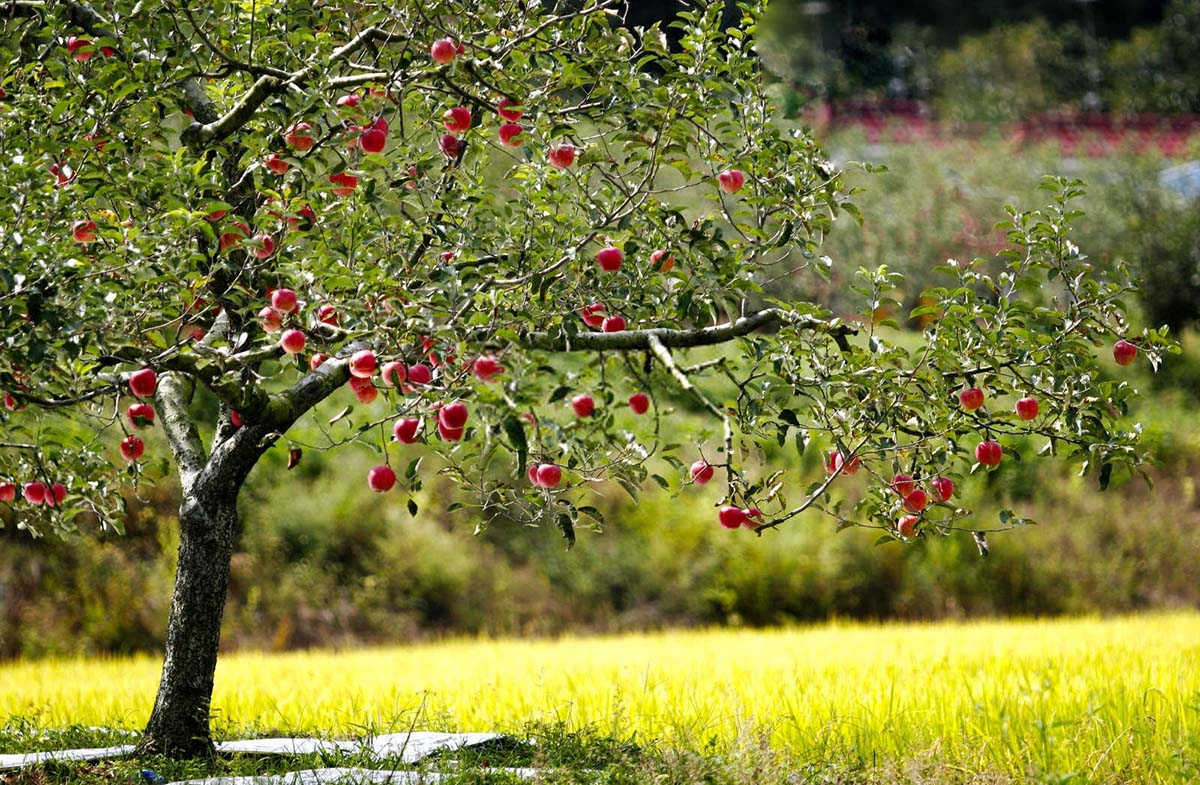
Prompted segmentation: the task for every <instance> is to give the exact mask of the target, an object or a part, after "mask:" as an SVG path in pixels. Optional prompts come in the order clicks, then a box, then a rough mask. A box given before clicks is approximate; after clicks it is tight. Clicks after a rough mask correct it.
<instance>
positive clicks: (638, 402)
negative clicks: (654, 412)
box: [629, 392, 650, 414]
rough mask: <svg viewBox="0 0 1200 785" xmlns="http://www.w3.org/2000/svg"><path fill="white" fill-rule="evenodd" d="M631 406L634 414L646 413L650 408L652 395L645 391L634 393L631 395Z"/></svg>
mask: <svg viewBox="0 0 1200 785" xmlns="http://www.w3.org/2000/svg"><path fill="white" fill-rule="evenodd" d="M629 408H630V409H633V413H634V414H645V413H646V412H648V411H649V410H650V396H649V395H646V393H643V392H638V393H634V394H633V395H631V396H629Z"/></svg>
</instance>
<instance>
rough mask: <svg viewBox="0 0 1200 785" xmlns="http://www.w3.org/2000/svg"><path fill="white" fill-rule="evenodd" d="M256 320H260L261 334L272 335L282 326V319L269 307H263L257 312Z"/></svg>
mask: <svg viewBox="0 0 1200 785" xmlns="http://www.w3.org/2000/svg"><path fill="white" fill-rule="evenodd" d="M258 318H259V319H260V320H261V323H262V328H263V332H268V333H273V332H276V331H277V330H278V329H279V328H280V327H282V326H283V317H282V316H280V315H279V311H276V310H275V309H274V308H272V307H271V306H269V305H264V306H263V307H262V310H260V311H259V312H258Z"/></svg>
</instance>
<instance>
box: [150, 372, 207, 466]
mask: <svg viewBox="0 0 1200 785" xmlns="http://www.w3.org/2000/svg"><path fill="white" fill-rule="evenodd" d="M193 384H194V382H193V381H192V380H191V379H189V378H188V377H186V376H184V375H183V374H180V373H174V372H172V373H164V374H162V375H161V376H160V377H159V378H158V392H157V393H156V394H155V396H154V398H155V401H156V403H157V404H158V411H159V414H160V415H161V416H160V420H161V422H162V427H163V432H164V433H166V435H167V443H168V444H169V445H170V447H171V454H172V455H174V456H175V463H176V465H177V466H178V467H179V479H180V481H181V482H182V483H183V487H184V489H187V488H189V487H191V485H192V483H193V482H194V481H195V480H196V477H197V476H199V474H200V472H201V471H202V470H203V469H204V464H205V461H206V460H207V456H206V455H205V454H204V445H203V444H202V443H201V441H200V434H199V433H198V432H197V431H196V425H195V423H193V422H192V420H191V418H190V417H189V416H188V403H189V402H190V400H191V397H192V389H193Z"/></svg>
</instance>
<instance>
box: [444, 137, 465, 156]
mask: <svg viewBox="0 0 1200 785" xmlns="http://www.w3.org/2000/svg"><path fill="white" fill-rule="evenodd" d="M464 144H465V142H463V141H462V140H461V139H459V138H458V137H457V136H455V135H454V134H442V136H441V138H440V139H438V149H439V150H441V151H442V155H444V156H446V157H447V158H458V152H459V150H461V149H462V146H463V145H464Z"/></svg>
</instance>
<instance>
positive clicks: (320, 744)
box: [0, 731, 505, 782]
mask: <svg viewBox="0 0 1200 785" xmlns="http://www.w3.org/2000/svg"><path fill="white" fill-rule="evenodd" d="M503 738H505V736H504V734H501V733H437V732H433V731H413V732H412V733H387V734H383V735H381V736H374V737H371V738H368V739H362V740H357V741H329V740H325V739H307V738H283V739H245V740H241V741H219V742H217V745H216V746H217V751H218V752H230V753H231V752H240V753H251V754H257V755H310V754H313V753H331V754H335V753H339V752H342V753H350V754H358V753H367V754H369V755H370V756H371V757H375V758H388V759H399V760H402V761H403V762H405V763H417V762H418V761H421V760H423V759H425V758H426V757H428V756H430V755H432V754H433V753H435V752H441V751H443V750H456V749H460V748H462V747H474V746H476V745H479V744H484V743H486V742H489V741H495V740H497V739H503ZM133 749H134V748H133V745H123V746H120V747H96V748H92V749H81V750H55V751H52V752H27V753H15V754H8V755H0V771H4V770H6V769H20V768H24V767H25V766H33V765H35V764H38V763H44V762H46V761H53V760H61V761H72V760H101V759H104V758H123V757H125V756H127V755H132V754H133ZM320 781H322V780H314V782H320ZM375 781H376V780H371V782H375Z"/></svg>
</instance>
